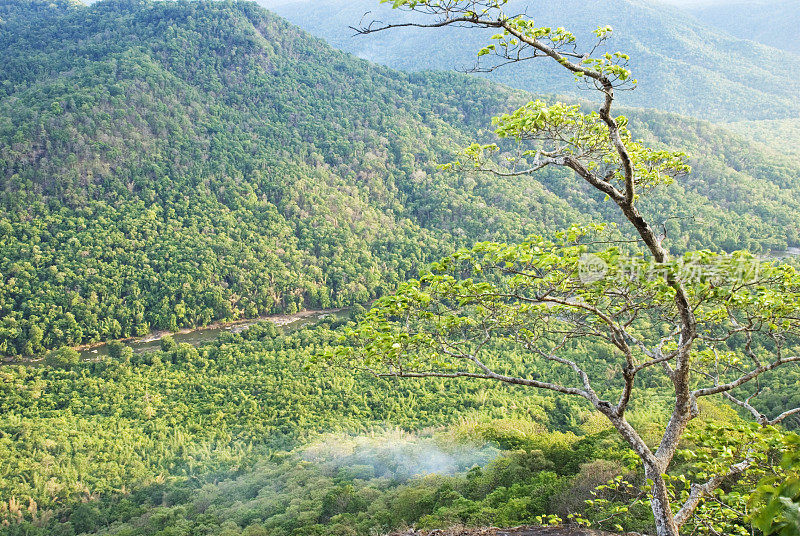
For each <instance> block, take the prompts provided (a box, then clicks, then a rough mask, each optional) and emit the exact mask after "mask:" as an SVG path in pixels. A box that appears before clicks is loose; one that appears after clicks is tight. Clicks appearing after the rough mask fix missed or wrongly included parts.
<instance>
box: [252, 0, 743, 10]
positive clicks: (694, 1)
mask: <svg viewBox="0 0 800 536" xmlns="http://www.w3.org/2000/svg"><path fill="white" fill-rule="evenodd" d="M297 1H298V0H258V3H259V4H261V5H262V6H265V7H267V8H269V7H273V6H279V5H281V4H291V3H294V2H297ZM656 1H657V2H661V3H664V4H672V5H675V6H681V7H695V6H706V5H710V4H724V3H726V2H730V1H731V0H656ZM739 1H741V0H739ZM752 1H753V3H756V2H757V0H752ZM341 2H342V3H345V2H347V0H341ZM737 3H739V2H737Z"/></svg>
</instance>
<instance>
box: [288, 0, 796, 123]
mask: <svg viewBox="0 0 800 536" xmlns="http://www.w3.org/2000/svg"><path fill="white" fill-rule="evenodd" d="M274 9H275V11H276V12H277V13H278V14H280V15H282V16H284V17H286V18H287V19H289V20H290V21H291V22H293V23H295V24H297V25H298V26H300V27H302V28H304V29H305V30H307V31H309V32H311V33H312V34H314V35H317V36H320V37H323V38H324V39H326V40H327V41H328V42H329V43H331V44H332V45H333V46H335V47H337V48H340V49H342V50H346V51H348V52H351V53H353V54H356V55H358V56H360V57H362V58H367V59H369V60H371V61H375V62H378V63H382V64H384V65H388V66H391V67H394V68H397V69H404V70H410V71H416V70H424V69H440V70H452V69H453V68H454V67H460V68H464V69H468V68H471V67H473V66H474V65H475V60H476V53H477V51H478V50H479V49H480V48H481V47H482V46H483V45H484V44H486V42H487V39H488V37H489V36H490V35H492V33H494V32H488V33H487V32H484V33H483V34H480V33H476V32H474V31H464V30H459V29H447V30H441V29H439V30H429V29H398V30H394V31H390V32H381V33H377V34H372V35H367V36H354V35H353V34H354V32H353V31H352V30H351V29H349V27H350V26H358V25H359V24H362V23H368V22H370V21H371V20H374V19H377V20H381V21H385V22H398V21H408V20H414V19H413V18H410V16H409V15H407V14H404V13H402V12H398V11H396V10H392V9H390V8H389V7H388V5H387V4H384V5H382V6H379V4H378V2H377V1H376V0H353V1H348V2H341V1H340V0H313V1H312V2H309V1H306V2H299V3H295V4H283V5H277V6H274ZM506 11H507V12H523V11H526V12H527V13H528V15H529V16H531V17H533V19H534V20H535V21H536V23H537V24H540V25H544V26H552V27H556V26H563V27H566V28H567V29H569V30H571V31H573V32H574V33H575V34H576V35H577V36H578V39H579V43H580V42H582V43H587V42H592V36H591V34H590V32H591V31H592V30H594V29H595V28H597V27H598V26H602V25H605V24H609V25H611V26H612V27H613V28H614V29H615V33H614V37H613V39H612V40H611V41H610V42H609V43H608V48H609V50H610V51H612V52H613V51H617V50H622V51H624V52H627V53H629V54H630V55H631V57H632V58H631V68H632V70H633V73H634V76H635V77H636V78H637V79H638V80H639V87H638V89H637V90H636V91H633V92H631V93H629V94H626V95H624V96H622V97H621V98H622V102H624V103H625V104H627V105H630V106H636V107H647V108H657V109H661V110H669V111H672V112H676V113H682V114H686V115H691V116H694V117H700V118H703V119H708V120H712V121H736V120H764V119H785V118H789V117H798V116H800V102H798V101H797V98H796V97H797V95H798V94H800V81H798V79H797V77H796V76H795V74H794V73H796V72H797V70H798V68H800V58H795V57H793V56H792V57H787V56H786V54H784V53H781V52H780V51H778V50H775V49H772V48H769V47H766V46H763V45H759V44H756V43H753V42H751V41H748V40H747V39H751V37H748V36H743V35H741V34H735V35H736V36H733V35H729V34H727V33H724V32H721V31H719V30H717V29H714V28H712V27H710V26H708V25H705V24H701V23H700V22H699V21H698V20H697V19H695V18H693V17H691V16H689V15H687V14H686V13H685V12H683V11H681V10H680V9H678V8H675V7H671V6H666V5H662V4H655V3H651V2H645V1H642V0H560V1H559V2H529V1H526V0H513V1H512V3H510V4H509V7H508V8H507V9H506ZM367 12H369V13H367ZM752 18H753V17H751V16H748V17H742V19H741V20H742V21H747V23H750V22H751V20H752ZM766 25H767V26H768V24H766ZM794 28H796V26H795V27H794ZM743 37H744V38H743ZM488 76H489V77H490V78H491V79H492V80H495V81H499V82H503V83H506V84H508V85H510V86H513V87H516V88H520V89H524V90H528V91H533V92H537V93H541V92H546V93H552V92H556V93H559V94H572V95H576V96H581V95H582V94H583V93H582V92H581V91H579V90H576V88H575V86H574V84H572V82H571V80H570V79H569V77H564V76H561V75H560V74H559V73H558V71H557V70H554V68H553V66H551V65H549V63H548V62H541V61H539V62H535V61H534V62H527V63H526V64H525V65H516V66H514V67H513V68H506V69H500V70H497V71H495V72H493V73H491V74H490V75H488Z"/></svg>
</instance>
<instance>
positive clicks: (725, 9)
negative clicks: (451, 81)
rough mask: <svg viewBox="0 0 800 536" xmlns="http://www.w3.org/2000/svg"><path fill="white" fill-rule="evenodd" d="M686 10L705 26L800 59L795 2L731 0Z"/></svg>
mask: <svg viewBox="0 0 800 536" xmlns="http://www.w3.org/2000/svg"><path fill="white" fill-rule="evenodd" d="M686 9H687V11H689V12H690V13H692V14H693V15H694V16H695V17H697V19H698V20H700V21H701V22H702V23H703V24H707V25H709V26H714V27H715V28H719V29H720V30H722V31H724V32H726V33H729V34H731V35H735V36H737V37H740V38H742V39H749V40H751V41H757V42H759V43H763V44H765V45H768V46H771V47H775V48H779V49H781V50H785V51H787V52H791V53H792V54H795V55H798V56H800V31H798V28H800V5H798V3H797V2H795V1H794V0H755V1H750V2H743V1H742V0H730V1H727V2H716V3H712V4H710V5H702V4H701V5H696V6H693V5H691V4H689V5H687V6H686ZM754 15H755V16H754Z"/></svg>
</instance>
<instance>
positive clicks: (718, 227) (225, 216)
mask: <svg viewBox="0 0 800 536" xmlns="http://www.w3.org/2000/svg"><path fill="white" fill-rule="evenodd" d="M0 17H2V19H3V26H2V32H1V33H0V60H1V61H2V64H3V66H4V68H3V70H2V72H0V77H2V79H1V80H0V181H1V182H0V184H1V186H2V188H0V192H2V205H3V213H2V215H1V216H0V247H2V253H3V256H2V261H0V263H1V264H0V274H2V278H3V285H2V287H0V354H2V355H4V356H15V355H34V354H38V353H40V352H42V351H44V350H46V349H49V348H57V347H59V346H62V345H76V344H80V343H86V342H92V341H97V340H104V339H109V338H118V337H126V336H131V335H137V334H138V335H141V334H144V333H146V332H147V331H149V330H151V329H168V330H174V329H176V328H180V327H186V326H194V325H202V324H206V323H208V322H210V321H212V320H220V319H222V320H224V319H231V318H238V317H255V316H258V315H262V314H267V313H272V312H280V311H292V310H296V309H298V308H303V307H327V306H337V305H345V304H349V303H356V302H365V301H367V300H369V299H370V298H373V297H375V296H377V295H379V294H381V293H382V292H384V291H385V290H386V289H388V288H390V287H392V286H393V285H394V284H396V282H397V281H399V280H401V279H402V278H403V277H405V276H407V275H413V274H414V273H416V270H417V269H418V268H419V267H420V266H421V265H422V264H423V263H424V262H425V261H427V260H430V259H432V258H433V257H434V256H438V255H440V254H441V253H443V252H446V251H449V250H451V249H452V248H453V247H456V246H458V245H463V244H466V243H470V242H472V241H474V240H480V239H492V238H497V239H509V238H515V239H519V238H522V237H524V236H525V235H527V234H529V233H530V232H533V231H541V230H543V229H545V228H547V227H553V226H557V227H561V226H564V225H565V224H568V223H570V222H574V221H580V220H582V219H583V218H585V217H587V216H596V215H598V214H602V213H603V209H602V208H600V207H601V206H602V205H601V204H599V203H597V201H599V200H598V199H597V196H595V195H594V194H592V193H591V192H589V191H587V190H585V189H582V188H581V187H579V186H575V185H574V184H572V183H571V182H567V180H566V179H565V178H564V177H565V176H564V175H563V174H559V173H553V174H551V175H547V176H544V177H541V179H540V181H538V182H537V181H532V180H531V181H519V180H516V179H498V178H494V177H490V176H486V175H481V174H474V175H470V176H450V175H447V174H444V173H441V172H439V171H438V170H437V168H436V164H437V163H438V162H445V161H448V160H450V159H451V158H452V155H453V152H454V148H456V147H458V146H460V145H462V144H463V143H464V142H465V141H466V140H469V139H472V138H475V137H480V136H488V134H481V128H483V127H484V126H485V125H486V124H488V118H489V117H490V116H491V115H492V114H495V113H497V112H498V111H502V110H506V109H509V108H510V107H511V106H512V105H515V104H519V103H521V102H524V101H525V100H528V99H530V98H531V97H530V96H528V95H526V94H523V93H517V92H514V91H511V90H508V89H504V88H500V87H496V86H491V85H490V84H489V83H488V82H484V81H481V80H476V79H473V78H470V77H466V76H460V75H455V74H431V73H425V74H404V73H399V72H396V71H391V70H389V69H386V68H382V67H377V66H375V65H372V64H370V63H367V62H365V61H363V60H358V59H355V58H353V57H351V56H349V55H346V54H344V53H340V52H336V51H334V50H332V49H331V48H330V47H328V46H327V45H325V44H324V43H322V42H321V41H319V40H317V39H313V38H311V37H309V36H307V35H306V34H304V33H302V32H301V31H299V30H297V29H296V28H294V27H292V26H290V25H288V24H286V23H285V22H283V21H282V20H280V19H278V18H277V17H275V16H273V15H271V14H269V13H267V12H265V11H264V10H262V9H260V8H258V7H257V6H255V5H254V4H250V3H228V2H219V3H210V2H177V3H159V2H147V1H133V0H131V1H125V0H109V1H106V2H100V3H96V4H94V5H92V6H91V7H85V6H80V5H77V4H73V3H70V2H66V1H63V2H56V3H49V2H41V3H39V2H22V1H18V0H4V1H3V3H2V4H0ZM634 117H635V118H636V119H637V120H636V121H635V123H636V124H635V125H633V128H634V129H636V132H637V134H638V135H640V136H643V137H646V138H648V139H652V140H653V141H654V142H655V143H661V144H665V145H671V146H678V147H687V146H688V149H689V151H690V152H693V153H694V154H695V155H696V158H695V160H694V162H693V163H694V165H695V168H696V169H697V173H696V174H695V175H693V176H692V179H691V180H690V181H687V182H686V183H685V184H682V185H680V187H679V188H678V189H677V190H676V192H673V193H670V194H668V195H665V196H663V197H661V198H657V201H656V202H655V204H654V206H655V207H657V210H659V211H661V212H662V213H671V214H675V215H678V216H680V217H681V219H675V220H672V221H671V222H670V223H669V225H670V226H672V227H671V228H670V232H671V233H673V235H674V236H676V241H675V243H676V244H677V246H676V247H684V246H685V245H686V244H689V243H695V244H699V243H703V244H707V245H711V246H712V247H717V248H722V249H728V250H731V249H737V248H739V247H748V248H751V249H755V250H764V249H785V248H786V247H787V246H791V245H797V242H798V240H799V239H798V236H797V228H796V226H795V225H793V224H792V222H795V221H797V219H798V214H800V205H799V203H800V201H798V199H800V196H798V195H797V194H796V192H797V191H798V190H800V181H799V180H798V177H800V166H798V165H796V164H793V163H792V162H791V161H790V160H781V159H780V158H773V157H771V156H770V155H766V154H760V153H754V152H753V151H752V150H751V147H749V146H748V144H747V143H745V142H744V141H743V140H741V139H739V138H737V137H735V136H732V135H730V134H729V133H727V132H725V131H723V130H720V129H718V128H716V127H712V126H710V125H708V124H706V123H703V122H698V121H695V122H691V123H690V124H689V126H688V127H686V126H681V127H679V126H677V125H679V124H680V123H679V122H678V121H676V120H675V118H674V117H672V116H668V115H664V114H658V113H644V112H642V113H641V114H638V115H637V114H635V115H634ZM689 201H691V203H690V202H689ZM568 203H569V204H568ZM570 205H571V206H570ZM606 216H608V217H611V215H610V214H606ZM695 217H700V218H702V221H703V223H702V224H700V225H689V224H687V223H686V222H687V221H689V220H690V219H691V218H695Z"/></svg>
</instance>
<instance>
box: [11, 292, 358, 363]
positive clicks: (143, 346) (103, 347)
mask: <svg viewBox="0 0 800 536" xmlns="http://www.w3.org/2000/svg"><path fill="white" fill-rule="evenodd" d="M349 313H350V308H349V307H347V308H342V309H324V310H314V311H301V312H299V313H295V314H290V315H271V316H265V317H261V318H253V319H249V320H239V321H235V322H225V323H216V324H211V325H210V326H206V327H202V328H194V329H184V330H181V331H178V332H176V333H170V332H168V331H157V332H153V333H150V334H148V335H146V336H144V337H140V338H131V339H121V340H120V342H122V343H124V344H125V345H127V346H129V347H131V348H132V349H133V351H134V353H137V354H142V353H145V352H152V351H154V350H158V349H159V348H161V339H162V338H163V337H165V336H166V335H170V336H171V337H172V338H173V339H175V342H177V343H189V344H191V345H192V346H200V345H201V344H204V343H207V342H212V341H214V340H215V339H216V338H217V337H219V336H220V335H222V334H223V333H240V332H242V331H244V330H246V329H247V328H249V327H250V326H254V325H255V324H258V323H259V322H272V323H273V324H275V325H277V326H278V327H279V328H280V329H282V330H284V331H294V330H296V329H300V328H302V327H303V326H307V325H309V324H313V323H314V322H316V321H318V320H322V319H323V318H326V317H328V316H331V315H333V316H335V317H337V318H341V317H344V316H346V315H348V314H349ZM76 350H78V353H80V355H81V360H83V361H94V360H97V359H100V358H102V357H105V356H108V351H109V350H108V342H103V343H99V344H93V345H85V346H79V347H77V348H76ZM42 362H43V357H39V358H32V359H24V360H13V361H5V362H3V361H0V365H34V366H35V365H37V364H40V363H42Z"/></svg>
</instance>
